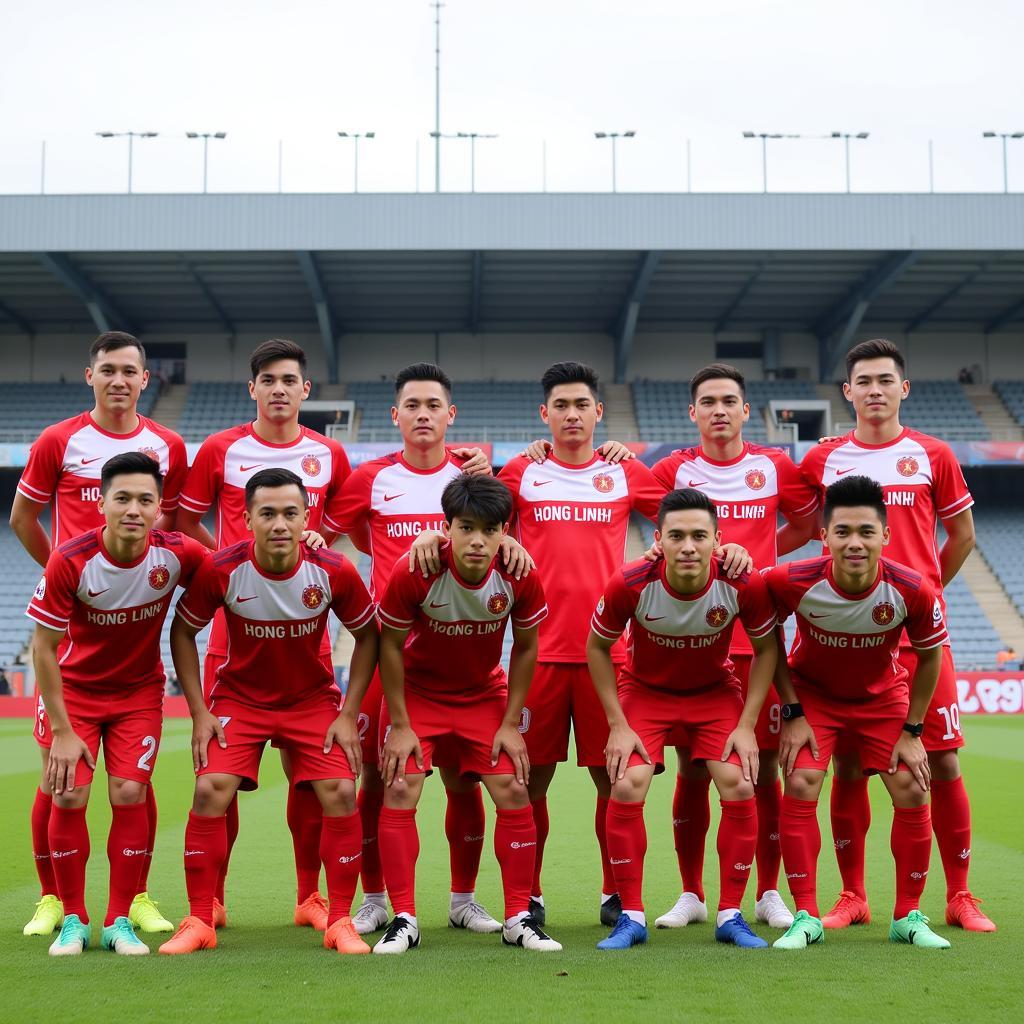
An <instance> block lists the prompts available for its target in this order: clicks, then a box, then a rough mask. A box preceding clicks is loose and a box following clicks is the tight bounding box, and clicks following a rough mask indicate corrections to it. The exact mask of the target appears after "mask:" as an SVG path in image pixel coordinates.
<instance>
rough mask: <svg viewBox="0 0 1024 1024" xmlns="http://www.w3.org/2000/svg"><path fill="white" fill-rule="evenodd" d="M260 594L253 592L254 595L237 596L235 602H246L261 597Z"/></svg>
mask: <svg viewBox="0 0 1024 1024" xmlns="http://www.w3.org/2000/svg"><path fill="white" fill-rule="evenodd" d="M259 596H260V595H259V594H253V595H252V597H236V598H235V603H236V604H245V602H246V601H255V600H256V598H257V597H259Z"/></svg>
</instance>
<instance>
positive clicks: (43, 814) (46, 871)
mask: <svg viewBox="0 0 1024 1024" xmlns="http://www.w3.org/2000/svg"><path fill="white" fill-rule="evenodd" d="M51 807H53V798H52V797H51V796H50V794H49V793H44V792H43V791H42V790H41V789H39V788H38V787H36V798H35V800H33V801H32V815H31V821H32V855H33V856H34V857H35V861H36V874H37V875H39V895H40V896H56V895H57V880H56V879H55V878H54V877H53V862H52V861H51V860H50V838H49V835H48V831H49V827H50V808H51Z"/></svg>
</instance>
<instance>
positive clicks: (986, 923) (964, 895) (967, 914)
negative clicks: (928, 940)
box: [946, 889, 996, 932]
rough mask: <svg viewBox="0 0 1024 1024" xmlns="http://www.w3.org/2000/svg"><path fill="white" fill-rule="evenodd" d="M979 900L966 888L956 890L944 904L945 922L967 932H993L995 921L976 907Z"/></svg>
mask: <svg viewBox="0 0 1024 1024" xmlns="http://www.w3.org/2000/svg"><path fill="white" fill-rule="evenodd" d="M980 902H981V900H979V899H978V897H977V896H972V895H971V894H970V893H969V892H968V891H967V890H966V889H964V890H963V892H958V893H957V894H956V895H955V896H954V897H953V898H952V899H951V900H950V901H949V903H948V904H946V924H948V925H954V926H956V927H959V928H963V929H964V931H968V932H994V931H995V930H996V926H995V922H994V921H992V920H991V919H990V918H989V917H988V916H987V915H986V914H984V913H982V911H980V910H979V909H978V904H979V903H980Z"/></svg>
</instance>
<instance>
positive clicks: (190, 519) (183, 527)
mask: <svg viewBox="0 0 1024 1024" xmlns="http://www.w3.org/2000/svg"><path fill="white" fill-rule="evenodd" d="M174 529H175V530H177V531H178V532H179V533H183V534H185V536H186V537H191V538H192V539H193V540H197V541H199V543H200V544H202V545H203V546H204V547H207V548H209V549H210V550H211V551H216V550H217V542H216V541H215V540H214V539H213V536H212V535H211V534H210V531H209V530H207V528H206V527H205V526H203V515H202V513H201V512H192V511H190V510H189V509H187V508H182V507H181V506H180V505H179V506H178V511H177V513H176V514H175V517H174Z"/></svg>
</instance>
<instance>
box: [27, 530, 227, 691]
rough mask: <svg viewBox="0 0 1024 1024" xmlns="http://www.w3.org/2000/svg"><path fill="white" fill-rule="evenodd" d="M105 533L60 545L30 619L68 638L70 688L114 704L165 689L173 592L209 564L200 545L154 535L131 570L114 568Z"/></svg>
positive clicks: (64, 652)
mask: <svg viewBox="0 0 1024 1024" xmlns="http://www.w3.org/2000/svg"><path fill="white" fill-rule="evenodd" d="M102 535H103V528H102V527H101V528H99V529H96V530H90V531H89V532H88V533H84V534H82V536H81V537H76V538H75V539H74V540H70V541H67V542H65V543H64V544H62V545H61V546H60V547H59V548H57V549H56V550H54V551H53V553H52V554H51V555H50V558H49V561H48V562H47V563H46V572H45V573H44V574H43V578H42V579H41V580H40V581H39V586H38V587H36V591H35V594H33V596H32V600H31V601H30V602H29V606H28V609H27V611H26V613H25V614H26V615H28V617H29V618H30V619H34V620H35V621H36V622H38V623H39V624H40V625H42V626H45V627H46V628H47V629H54V630H64V631H65V634H64V639H63V640H62V641H61V643H60V646H59V647H58V649H57V659H58V661H59V663H60V674H61V680H62V681H63V683H64V685H65V686H72V687H74V688H75V689H81V690H91V691H96V692H98V693H102V694H104V695H106V697H107V698H109V697H112V696H114V695H116V694H118V693H121V692H124V691H125V690H129V689H131V690H135V689H137V688H139V687H143V686H156V687H159V688H160V689H161V690H162V689H163V685H164V679H165V675H164V667H163V664H162V662H161V660H160V630H161V628H162V626H163V624H164V619H165V618H166V617H167V610H168V609H169V608H170V606H171V597H172V596H173V595H174V588H175V587H185V586H188V584H189V583H190V582H191V580H192V577H193V575H194V574H195V573H196V571H197V570H198V569H199V567H200V566H201V565H202V564H203V562H204V560H205V559H206V558H207V557H208V556H209V552H208V551H207V550H206V548H205V547H203V545H202V544H200V543H199V542H198V541H195V540H192V539H191V538H190V537H186V536H184V535H183V534H180V533H164V532H163V531H162V530H153V531H151V532H150V535H149V543H148V544H147V545H146V550H145V551H144V552H143V553H142V555H141V556H140V557H139V558H138V559H136V560H135V561H134V562H129V563H123V562H118V561H116V560H115V559H114V558H113V556H112V555H111V554H110V553H109V552H108V551H107V549H106V548H105V547H104V546H103V540H102Z"/></svg>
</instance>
